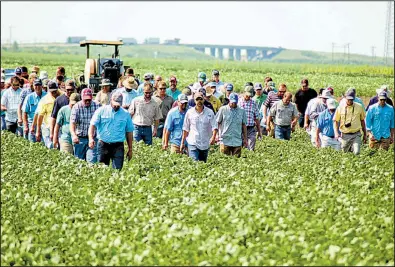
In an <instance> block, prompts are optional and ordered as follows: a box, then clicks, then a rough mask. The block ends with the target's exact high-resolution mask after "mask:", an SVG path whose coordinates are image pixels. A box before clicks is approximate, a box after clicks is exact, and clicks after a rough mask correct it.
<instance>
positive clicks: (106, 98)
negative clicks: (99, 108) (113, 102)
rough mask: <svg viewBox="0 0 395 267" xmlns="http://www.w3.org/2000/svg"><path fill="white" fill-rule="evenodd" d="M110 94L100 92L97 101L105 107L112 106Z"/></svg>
mask: <svg viewBox="0 0 395 267" xmlns="http://www.w3.org/2000/svg"><path fill="white" fill-rule="evenodd" d="M110 94H111V93H110V92H107V93H104V92H103V91H100V92H98V93H97V95H96V97H95V101H96V102H98V103H100V104H102V105H103V106H104V105H108V104H110Z"/></svg>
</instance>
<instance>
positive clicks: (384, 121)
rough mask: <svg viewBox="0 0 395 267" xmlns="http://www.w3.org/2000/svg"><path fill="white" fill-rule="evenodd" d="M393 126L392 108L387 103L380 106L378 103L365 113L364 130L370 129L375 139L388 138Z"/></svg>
mask: <svg viewBox="0 0 395 267" xmlns="http://www.w3.org/2000/svg"><path fill="white" fill-rule="evenodd" d="M392 128H394V108H393V107H392V106H390V105H388V104H385V106H384V107H381V106H380V105H379V104H378V103H376V104H374V105H373V106H371V107H370V108H369V110H368V112H367V113H366V130H367V131H371V132H372V134H373V136H374V138H375V139H376V140H380V139H381V138H389V137H390V135H391V129H392Z"/></svg>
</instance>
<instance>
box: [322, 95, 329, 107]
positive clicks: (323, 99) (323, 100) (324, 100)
mask: <svg viewBox="0 0 395 267" xmlns="http://www.w3.org/2000/svg"><path fill="white" fill-rule="evenodd" d="M326 100H328V99H327V98H323V97H321V101H322V103H324V104H325V105H326Z"/></svg>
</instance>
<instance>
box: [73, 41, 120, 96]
mask: <svg viewBox="0 0 395 267" xmlns="http://www.w3.org/2000/svg"><path fill="white" fill-rule="evenodd" d="M91 45H99V46H102V47H107V46H114V53H113V54H112V55H111V58H101V57H100V54H99V55H98V58H90V55H89V52H90V51H89V48H90V46H91ZM120 45H123V42H122V40H120V41H98V40H84V41H81V42H80V47H86V61H85V69H84V74H83V75H81V76H80V82H81V83H85V84H86V85H87V86H88V87H89V88H92V89H93V90H94V92H95V93H96V92H98V91H99V90H100V87H99V85H100V83H101V80H102V79H109V80H110V81H111V83H112V86H111V90H112V89H114V88H116V86H117V83H118V79H119V77H120V76H121V74H123V73H124V66H123V61H122V60H121V59H120V56H119V49H118V47H119V46H120Z"/></svg>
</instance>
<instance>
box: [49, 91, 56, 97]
mask: <svg viewBox="0 0 395 267" xmlns="http://www.w3.org/2000/svg"><path fill="white" fill-rule="evenodd" d="M49 93H50V94H51V95H52V96H53V97H55V98H56V97H57V96H58V90H54V91H49Z"/></svg>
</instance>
